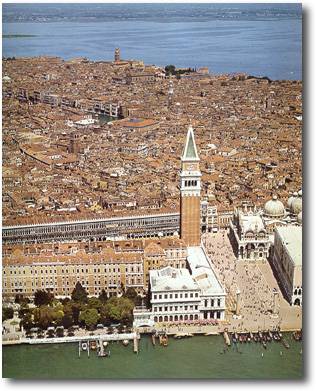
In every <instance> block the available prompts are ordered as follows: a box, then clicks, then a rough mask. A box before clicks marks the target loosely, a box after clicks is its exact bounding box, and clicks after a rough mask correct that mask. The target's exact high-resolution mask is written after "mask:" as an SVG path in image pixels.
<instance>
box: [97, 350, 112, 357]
mask: <svg viewBox="0 0 316 391" xmlns="http://www.w3.org/2000/svg"><path fill="white" fill-rule="evenodd" d="M110 356H111V352H110V351H108V352H103V353H101V352H98V357H110Z"/></svg>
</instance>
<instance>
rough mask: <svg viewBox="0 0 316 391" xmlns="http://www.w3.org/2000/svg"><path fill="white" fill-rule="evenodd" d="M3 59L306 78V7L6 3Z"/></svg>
mask: <svg viewBox="0 0 316 391" xmlns="http://www.w3.org/2000/svg"><path fill="white" fill-rule="evenodd" d="M3 34H4V35H17V34H20V35H34V36H32V37H23V36H21V37H15V36H11V37H9V38H3V56H5V57H13V56H15V57H23V56H27V57H29V56H40V55H50V56H59V57H62V58H64V59H69V58H73V57H87V58H89V59H91V60H112V59H113V54H114V49H115V47H120V48H121V55H122V58H126V59H131V58H133V59H142V60H144V62H145V63H146V64H156V65H161V66H165V65H167V64H174V65H176V66H178V67H201V66H207V67H209V70H210V71H211V72H212V73H215V74H219V73H234V72H246V73H248V74H251V75H256V76H268V77H270V78H271V79H301V77H302V12H301V5H300V4H251V3H250V4H228V3H227V4H91V5H87V4H73V5H69V4H68V5H67V4H55V5H54V4H37V5H34V4H33V5H27V4H4V6H3Z"/></svg>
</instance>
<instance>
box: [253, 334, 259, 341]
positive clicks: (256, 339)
mask: <svg viewBox="0 0 316 391" xmlns="http://www.w3.org/2000/svg"><path fill="white" fill-rule="evenodd" d="M253 340H254V341H255V342H258V336H257V335H256V334H254V336H253Z"/></svg>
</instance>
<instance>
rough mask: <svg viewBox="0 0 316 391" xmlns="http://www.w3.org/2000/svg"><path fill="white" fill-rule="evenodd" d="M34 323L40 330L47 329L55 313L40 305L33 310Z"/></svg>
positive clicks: (49, 308) (46, 306)
mask: <svg viewBox="0 0 316 391" xmlns="http://www.w3.org/2000/svg"><path fill="white" fill-rule="evenodd" d="M33 315H34V323H36V324H37V326H38V327H40V328H42V329H47V327H48V326H50V325H51V324H52V323H53V322H54V321H55V311H54V309H53V308H51V307H49V306H48V305H41V306H40V307H39V308H34V311H33Z"/></svg>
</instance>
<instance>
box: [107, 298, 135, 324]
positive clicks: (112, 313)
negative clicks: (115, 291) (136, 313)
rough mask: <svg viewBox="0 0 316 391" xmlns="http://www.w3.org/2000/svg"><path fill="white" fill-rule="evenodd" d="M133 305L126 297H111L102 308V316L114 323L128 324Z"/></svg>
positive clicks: (131, 315) (131, 316)
mask: <svg viewBox="0 0 316 391" xmlns="http://www.w3.org/2000/svg"><path fill="white" fill-rule="evenodd" d="M133 308H134V303H133V302H132V300H130V299H128V298H127V297H111V298H110V299H109V300H108V301H107V303H106V304H105V306H104V315H105V316H106V317H107V318H109V319H111V320H112V321H116V322H130V321H131V320H132V318H133Z"/></svg>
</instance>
